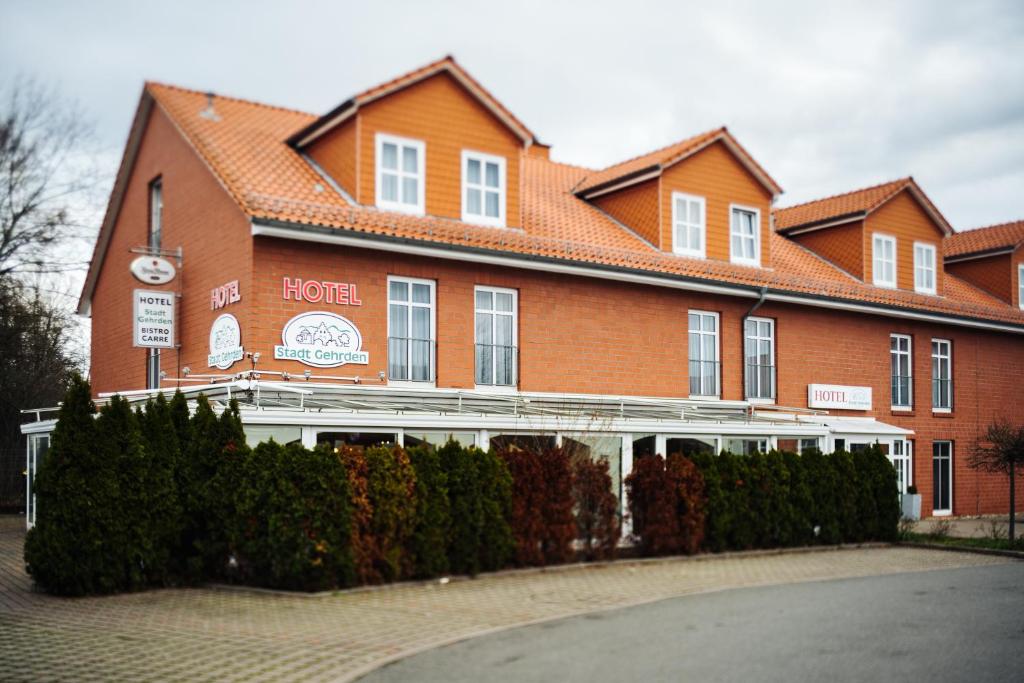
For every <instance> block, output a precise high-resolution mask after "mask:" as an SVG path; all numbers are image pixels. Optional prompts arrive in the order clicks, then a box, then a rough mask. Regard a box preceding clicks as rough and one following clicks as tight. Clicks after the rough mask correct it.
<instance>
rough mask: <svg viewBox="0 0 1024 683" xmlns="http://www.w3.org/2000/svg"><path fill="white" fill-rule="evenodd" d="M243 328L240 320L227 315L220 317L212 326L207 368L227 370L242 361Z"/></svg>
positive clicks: (243, 353)
mask: <svg viewBox="0 0 1024 683" xmlns="http://www.w3.org/2000/svg"><path fill="white" fill-rule="evenodd" d="M244 355H245V352H244V351H243V350H242V328H241V326H240V325H239V324H238V318H236V317H235V316H233V315H231V314H230V313H225V314H224V315H221V316H218V317H217V319H216V320H214V321H213V325H211V326H210V355H209V357H208V358H207V366H209V367H211V368H219V369H221V370H227V369H228V368H230V367H231V366H232V364H234V363H235V362H236V361H240V360H242V358H243V357H244Z"/></svg>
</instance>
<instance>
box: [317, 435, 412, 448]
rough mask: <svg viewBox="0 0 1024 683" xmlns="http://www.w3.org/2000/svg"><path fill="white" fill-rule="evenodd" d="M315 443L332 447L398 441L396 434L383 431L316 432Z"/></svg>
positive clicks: (374, 444) (383, 443) (388, 444)
mask: <svg viewBox="0 0 1024 683" xmlns="http://www.w3.org/2000/svg"><path fill="white" fill-rule="evenodd" d="M316 442H317V444H322V443H325V444H328V445H329V446H333V447H334V448H340V447H341V446H362V447H363V448H368V447H370V446H381V445H384V446H394V445H395V444H396V443H398V435H397V434H393V433H384V432H318V433H317V435H316Z"/></svg>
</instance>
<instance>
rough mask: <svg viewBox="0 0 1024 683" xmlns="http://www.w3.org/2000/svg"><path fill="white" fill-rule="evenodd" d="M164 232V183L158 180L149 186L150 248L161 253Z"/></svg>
mask: <svg viewBox="0 0 1024 683" xmlns="http://www.w3.org/2000/svg"><path fill="white" fill-rule="evenodd" d="M163 232H164V183H163V180H162V179H161V178H157V179H156V180H154V181H153V182H152V183H150V184H149V248H150V249H153V250H157V251H159V250H160V248H161V247H162V245H163Z"/></svg>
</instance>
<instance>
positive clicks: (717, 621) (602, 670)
mask: <svg viewBox="0 0 1024 683" xmlns="http://www.w3.org/2000/svg"><path fill="white" fill-rule="evenodd" d="M1022 672H1024V563H1019V562H1018V563H1013V564H1004V565H999V566H987V567H969V568H960V569H949V570H940V571H931V572H918V573H909V574H891V575H886V576H873V577H865V578H855V579H844V580H838V581H821V582H812V583H802V584H793V585H787V586H773V587H770V588H768V587H763V588H749V589H740V590H734V591H727V592H722V593H713V594H705V595H696V596H690V597H685V598H676V599H670V600H665V601H662V602H658V603H654V604H650V605H643V606H638V607H631V608H626V609H622V610H616V611H612V612H603V613H599V614H590V615H585V616H579V617H573V618H570V619H564V620H561V621H557V622H549V623H546V624H540V625H536V626H529V627H526V628H520V629H515V630H512V631H506V632H504V633H501V634H496V635H489V636H484V637H481V638H475V639H472V640H467V641H464V642H462V643H458V644H456V645H452V646H449V647H444V648H440V649H436V650H431V651H429V652H426V653H424V654H420V655H417V656H415V657H411V658H409V659H405V660H402V661H400V662H397V663H395V664H391V665H389V666H386V667H384V668H383V669H379V670H377V671H376V672H374V673H372V674H370V675H369V676H367V677H366V678H364V679H363V681H364V682H365V683H397V682H399V681H402V682H406V681H451V682H454V683H458V682H460V681H484V680H486V681H489V682H501V681H517V682H530V681H560V682H572V681H587V682H591V683H594V682H599V681H616V682H620V681H754V680H757V681H899V680H906V681H910V680H914V681H972V682H974V681H978V682H980V681H1011V680H1021V676H1022V675H1024V674H1022Z"/></svg>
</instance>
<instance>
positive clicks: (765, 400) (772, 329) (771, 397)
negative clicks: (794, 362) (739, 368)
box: [743, 316, 779, 403]
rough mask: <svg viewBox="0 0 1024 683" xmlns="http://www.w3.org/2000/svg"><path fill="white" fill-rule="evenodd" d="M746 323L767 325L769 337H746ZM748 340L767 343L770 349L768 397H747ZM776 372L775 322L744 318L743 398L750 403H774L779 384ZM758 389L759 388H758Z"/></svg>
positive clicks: (748, 369)
mask: <svg viewBox="0 0 1024 683" xmlns="http://www.w3.org/2000/svg"><path fill="white" fill-rule="evenodd" d="M748 322H752V323H767V324H768V330H769V336H768V337H762V336H759V335H757V334H755V335H753V336H751V335H748V334H747V323H748ZM749 340H755V341H767V342H768V345H769V347H770V348H771V365H770V366H769V367H770V368H771V374H770V378H771V379H770V380H769V381H770V383H771V386H770V387H769V392H768V393H769V394H770V395H769V396H750V395H749V388H750V385H749V381H750V377H749V376H748V373H749V372H750V366H749V364H748V362H747V360H748V357H749V356H748V354H747V342H748V341H749ZM777 370H778V369H777V368H776V366H775V320H774V319H772V318H758V317H756V316H749V317H747V318H744V319H743V395H744V398H746V399H747V400H748V401H750V402H751V403H775V399H776V398H777V392H778V384H779V383H778V379H777V377H776V372H777ZM759 383H760V382H759ZM759 388H761V387H759Z"/></svg>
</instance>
